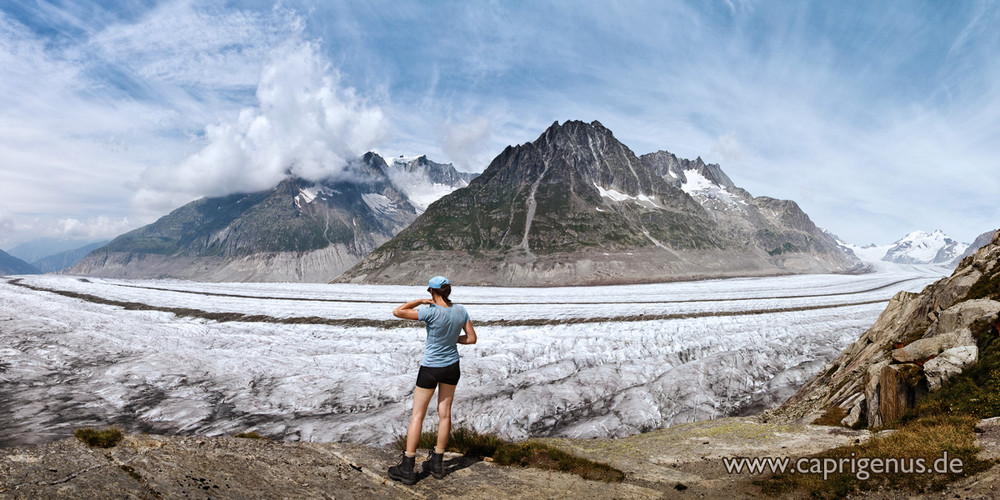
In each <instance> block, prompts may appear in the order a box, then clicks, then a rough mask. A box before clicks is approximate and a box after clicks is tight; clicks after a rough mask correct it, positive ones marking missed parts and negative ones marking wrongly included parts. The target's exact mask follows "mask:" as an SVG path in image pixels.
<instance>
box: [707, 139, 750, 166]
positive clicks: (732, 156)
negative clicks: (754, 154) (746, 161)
mask: <svg viewBox="0 0 1000 500" xmlns="http://www.w3.org/2000/svg"><path fill="white" fill-rule="evenodd" d="M712 153H714V154H717V155H719V156H721V157H722V161H724V162H726V163H740V162H742V161H743V157H744V156H746V153H745V152H744V151H743V146H742V145H741V144H740V142H739V141H738V140H737V139H736V134H735V133H730V134H725V135H721V136H719V142H717V143H715V145H714V146H712Z"/></svg>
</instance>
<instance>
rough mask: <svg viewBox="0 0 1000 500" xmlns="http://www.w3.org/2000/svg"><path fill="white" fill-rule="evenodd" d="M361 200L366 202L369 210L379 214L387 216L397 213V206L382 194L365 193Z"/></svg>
mask: <svg viewBox="0 0 1000 500" xmlns="http://www.w3.org/2000/svg"><path fill="white" fill-rule="evenodd" d="M361 199H362V200H364V202H365V204H366V205H368V207H369V208H371V209H372V210H373V211H375V212H377V213H380V214H387V213H391V212H395V211H396V204H395V203H393V202H392V200H390V199H389V198H386V197H385V196H383V195H381V194H377V193H365V194H363V195H361Z"/></svg>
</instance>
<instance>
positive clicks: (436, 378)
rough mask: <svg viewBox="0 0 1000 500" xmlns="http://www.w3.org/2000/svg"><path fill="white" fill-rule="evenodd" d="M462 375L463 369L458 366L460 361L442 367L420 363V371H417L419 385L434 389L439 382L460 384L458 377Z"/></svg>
mask: <svg viewBox="0 0 1000 500" xmlns="http://www.w3.org/2000/svg"><path fill="white" fill-rule="evenodd" d="M461 377H462V370H461V369H460V368H459V367H458V361H456V362H454V363H452V364H450V365H448V366H442V367H440V368H431V367H429V366H424V365H420V371H418V372H417V387H420V388H422V389H434V388H436V387H437V385H438V384H448V385H458V379H459V378H461Z"/></svg>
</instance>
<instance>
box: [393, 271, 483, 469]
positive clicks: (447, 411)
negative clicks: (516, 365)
mask: <svg viewBox="0 0 1000 500" xmlns="http://www.w3.org/2000/svg"><path fill="white" fill-rule="evenodd" d="M428 285H429V286H428V288H427V291H428V292H430V293H431V298H429V299H417V300H412V301H410V302H407V303H405V304H403V305H401V306H399V307H397V308H396V310H395V311H392V314H393V316H396V317H397V318H402V319H412V320H417V321H424V322H426V323H427V344H426V346H425V347H424V359H423V361H422V362H421V363H420V371H419V372H417V386H416V388H414V389H413V415H412V416H411V417H410V427H409V428H408V429H407V431H406V452H405V453H404V454H403V459H402V461H400V463H399V465H396V466H394V467H389V477H390V478H392V479H394V480H396V481H400V482H402V483H403V484H414V483H416V482H417V473H416V471H415V470H414V460H415V457H416V455H417V443H419V442H420V432H421V430H422V429H423V425H424V417H425V416H426V415H427V405H428V404H429V403H430V401H431V396H433V395H434V389H435V388H437V389H438V405H437V409H438V436H437V445H436V446H434V449H433V450H431V453H430V455H428V457H427V461H426V462H424V466H423V469H424V472H428V473H430V475H432V476H434V477H435V478H437V479H443V478H444V475H445V472H444V464H443V463H442V460H443V459H444V450H445V448H446V447H447V446H448V434H449V433H450V432H451V403H452V401H453V400H454V399H455V387H456V386H457V385H458V379H459V377H460V376H461V370H460V369H459V365H458V349H457V348H456V344H475V343H476V330H475V329H474V328H473V327H472V321H471V320H470V319H469V313H468V312H466V310H465V308H464V307H462V306H461V305H459V304H452V303H451V300H449V299H448V295H450V294H451V283H450V282H449V281H448V278H445V277H444V276H435V277H433V278H431V279H430V281H429V283H428ZM424 304H426V305H427V306H428V307H421V308H420V309H415V308H416V307H417V306H420V305H424ZM463 332H464V333H463Z"/></svg>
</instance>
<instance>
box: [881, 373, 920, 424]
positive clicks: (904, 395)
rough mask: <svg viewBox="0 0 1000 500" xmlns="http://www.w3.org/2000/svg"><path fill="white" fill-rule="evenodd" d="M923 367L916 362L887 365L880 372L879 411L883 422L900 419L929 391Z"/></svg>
mask: <svg viewBox="0 0 1000 500" xmlns="http://www.w3.org/2000/svg"><path fill="white" fill-rule="evenodd" d="M921 371H922V368H921V367H920V365H918V364H916V363H903V364H898V365H886V366H885V367H883V368H882V371H881V373H880V374H879V404H878V411H879V414H880V415H881V417H882V420H883V422H892V421H895V420H898V419H899V418H900V417H902V416H903V413H905V412H906V409H907V408H911V407H913V404H914V403H916V401H917V398H918V397H919V396H922V395H924V394H926V393H927V383H926V382H925V381H924V378H923V374H922V373H921Z"/></svg>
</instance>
